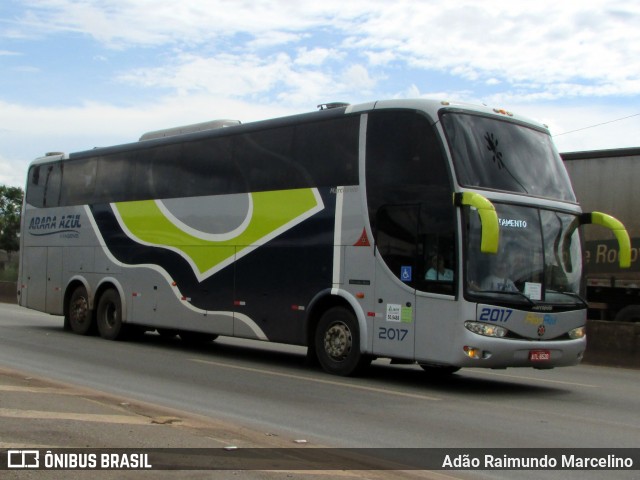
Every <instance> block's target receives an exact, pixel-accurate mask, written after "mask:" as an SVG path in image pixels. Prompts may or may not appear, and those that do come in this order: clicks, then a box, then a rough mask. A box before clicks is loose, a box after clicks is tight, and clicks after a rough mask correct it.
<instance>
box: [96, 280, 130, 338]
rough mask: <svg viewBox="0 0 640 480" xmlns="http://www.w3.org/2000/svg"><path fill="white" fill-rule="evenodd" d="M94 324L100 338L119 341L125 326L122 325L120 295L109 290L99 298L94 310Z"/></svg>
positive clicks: (123, 334) (123, 333)
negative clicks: (96, 326) (96, 325)
mask: <svg viewBox="0 0 640 480" xmlns="http://www.w3.org/2000/svg"><path fill="white" fill-rule="evenodd" d="M96 323H97V324H98V332H100V336H101V337H102V338H104V339H107V340H121V339H123V338H124V336H125V330H126V325H125V324H124V323H122V300H121V299H120V294H119V293H118V292H117V291H116V290H114V289H113V288H110V289H108V290H105V292H104V293H103V294H102V295H101V296H100V301H99V302H98V308H97V309H96Z"/></svg>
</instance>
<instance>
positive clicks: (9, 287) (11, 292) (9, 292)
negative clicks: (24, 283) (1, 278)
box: [0, 282, 18, 303]
mask: <svg viewBox="0 0 640 480" xmlns="http://www.w3.org/2000/svg"><path fill="white" fill-rule="evenodd" d="M16 292H17V289H16V282H0V302H2V303H18V294H17V293H16Z"/></svg>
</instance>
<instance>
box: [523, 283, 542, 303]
mask: <svg viewBox="0 0 640 480" xmlns="http://www.w3.org/2000/svg"><path fill="white" fill-rule="evenodd" d="M524 294H525V295H526V296H527V297H529V298H530V299H531V300H542V284H541V283H533V282H525V284H524Z"/></svg>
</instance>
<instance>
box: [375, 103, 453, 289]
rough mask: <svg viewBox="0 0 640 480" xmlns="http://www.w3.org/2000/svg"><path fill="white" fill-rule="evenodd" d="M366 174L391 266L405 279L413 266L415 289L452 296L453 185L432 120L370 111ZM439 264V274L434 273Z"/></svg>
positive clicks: (380, 246) (385, 256)
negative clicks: (405, 269)
mask: <svg viewBox="0 0 640 480" xmlns="http://www.w3.org/2000/svg"><path fill="white" fill-rule="evenodd" d="M366 177H367V201H368V210H369V218H370V221H371V224H372V228H373V231H374V235H375V239H376V246H377V247H378V250H379V251H380V254H381V256H382V258H383V259H384V260H385V262H386V263H387V265H388V266H389V268H390V269H391V270H392V271H393V272H394V273H395V274H396V275H397V276H398V278H400V279H401V280H402V278H401V270H400V267H401V266H412V271H413V272H416V273H414V274H413V275H412V280H411V282H408V283H410V284H411V285H412V286H413V287H415V288H417V289H420V290H424V291H430V292H438V293H448V294H453V293H454V289H455V281H454V280H455V279H454V272H455V270H456V263H457V262H456V254H455V235H454V232H455V221H454V220H455V210H454V206H453V202H452V185H451V180H450V175H449V171H448V168H447V162H446V158H445V156H444V154H443V151H442V146H441V143H440V141H439V139H438V136H437V134H436V131H435V129H434V128H433V127H432V124H431V122H429V120H428V119H427V118H426V117H425V116H423V115H421V114H418V113H415V112H408V111H380V112H373V113H372V114H370V115H369V118H368V124H367V165H366ZM434 263H435V264H436V265H437V266H438V265H439V266H440V273H437V272H436V273H434V272H430V270H431V269H432V267H433V264H434ZM445 272H446V273H445Z"/></svg>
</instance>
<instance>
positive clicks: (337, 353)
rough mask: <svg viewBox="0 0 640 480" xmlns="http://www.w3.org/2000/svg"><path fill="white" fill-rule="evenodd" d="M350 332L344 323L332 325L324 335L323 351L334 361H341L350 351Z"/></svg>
mask: <svg viewBox="0 0 640 480" xmlns="http://www.w3.org/2000/svg"><path fill="white" fill-rule="evenodd" d="M351 345H352V337H351V330H349V327H348V326H347V325H345V324H344V323H334V324H333V325H331V326H330V327H329V328H328V329H327V331H326V333H325V335H324V349H325V351H326V352H327V355H329V356H330V357H331V358H332V359H334V360H343V359H344V358H345V357H347V355H349V352H350V351H351Z"/></svg>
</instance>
